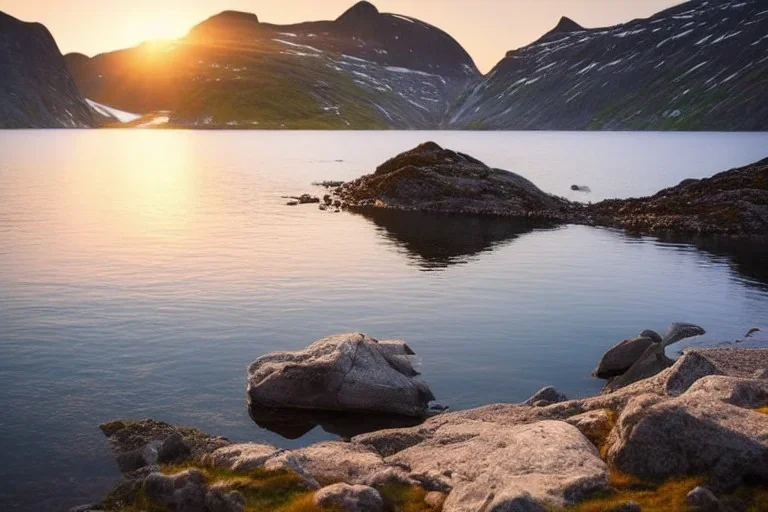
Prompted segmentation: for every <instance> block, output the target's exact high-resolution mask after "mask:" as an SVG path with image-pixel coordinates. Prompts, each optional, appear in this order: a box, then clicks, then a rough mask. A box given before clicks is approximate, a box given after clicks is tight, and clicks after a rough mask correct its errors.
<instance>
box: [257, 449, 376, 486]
mask: <svg viewBox="0 0 768 512" xmlns="http://www.w3.org/2000/svg"><path fill="white" fill-rule="evenodd" d="M264 467H265V468H266V469H276V468H279V467H282V468H285V469H291V470H293V471H296V472H297V473H299V474H300V475H302V476H305V477H310V478H312V479H314V480H317V481H324V482H329V481H330V482H347V483H350V484H362V483H364V482H366V481H367V479H368V478H369V477H371V476H372V475H374V474H376V473H378V472H380V471H381V470H384V469H386V468H387V467H388V466H387V465H386V464H385V463H384V460H383V459H382V457H381V456H380V455H379V454H378V453H376V452H375V451H374V450H373V449H371V448H370V447H367V446H365V445H362V444H357V443H345V442H341V441H326V442H322V443H316V444H312V445H310V446H306V447H304V448H299V449H297V450H291V451H290V452H285V453H282V454H278V455H277V456H275V457H274V458H272V459H270V461H269V462H268V463H267V464H266V465H265V466H264Z"/></svg>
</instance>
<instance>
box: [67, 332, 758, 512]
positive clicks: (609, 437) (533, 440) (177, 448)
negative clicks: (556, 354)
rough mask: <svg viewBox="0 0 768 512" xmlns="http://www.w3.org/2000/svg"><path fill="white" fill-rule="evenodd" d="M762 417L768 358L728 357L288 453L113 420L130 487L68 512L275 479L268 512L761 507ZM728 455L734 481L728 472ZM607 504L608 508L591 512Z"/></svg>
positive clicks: (745, 351)
mask: <svg viewBox="0 0 768 512" xmlns="http://www.w3.org/2000/svg"><path fill="white" fill-rule="evenodd" d="M321 341H324V340H321ZM374 341H375V342H376V343H379V342H378V341H376V340H374ZM318 343H319V342H318ZM308 412H309V411H308ZM766 415H768V348H739V347H736V346H731V347H727V348H714V349H689V350H685V351H684V352H683V355H682V356H680V358H679V359H678V360H677V361H675V362H674V364H672V365H671V366H669V367H667V368H666V369H663V370H661V371H659V372H658V373H656V374H655V375H652V376H650V377H647V378H644V379H641V380H638V381H636V382H633V383H630V384H628V385H627V386H625V387H622V388H621V389H617V390H613V391H611V392H604V393H603V394H598V395H594V396H589V397H586V398H581V399H575V400H568V399H567V398H566V397H565V396H562V395H560V394H559V393H557V392H556V390H554V389H553V388H552V389H550V388H545V389H543V390H542V391H540V392H539V393H537V394H536V395H534V396H533V397H531V399H529V400H528V401H526V402H525V403H521V404H489V405H485V406H481V407H476V408H472V409H467V410H460V411H449V412H443V413H439V414H436V415H433V416H430V417H427V418H425V419H424V421H423V422H420V423H418V424H416V425H414V426H405V427H400V428H388V429H384V430H373V431H371V432H370V433H362V434H357V435H351V436H350V437H347V438H343V439H342V440H337V441H324V442H319V443H313V444H310V445H307V446H305V447H303V448H297V449H291V450H286V449H280V448H276V447H274V446H271V445H266V444H262V443H237V444H232V443H230V442H229V440H227V439H225V438H220V437H213V436H209V435H207V434H204V433H202V432H200V431H198V430H196V429H193V428H186V427H175V426H173V425H169V424H167V423H163V422H158V421H155V420H144V421H138V422H134V421H129V420H115V421H111V422H108V423H105V424H103V425H102V426H101V429H102V431H103V432H104V434H105V435H106V436H107V437H109V438H110V443H111V445H112V447H113V450H114V451H115V452H116V456H117V463H118V466H119V467H120V468H121V470H122V471H123V475H124V479H123V480H122V481H121V482H120V483H119V484H118V485H117V486H116V487H115V489H113V491H112V492H111V493H110V494H109V495H108V496H107V497H106V498H105V500H103V501H102V502H101V504H98V505H90V506H87V508H79V509H72V510H73V511H74V510H78V511H85V510H105V511H115V512H117V511H133V510H135V509H134V508H131V507H133V505H132V503H133V504H134V505H135V504H136V503H137V501H136V500H139V501H140V502H141V503H143V504H144V506H147V507H150V508H148V510H152V511H154V510H166V509H164V508H151V506H154V505H151V504H152V503H155V504H157V503H159V504H160V505H162V504H163V503H165V505H164V506H169V507H170V508H168V509H167V510H169V511H170V510H174V508H173V507H174V506H175V507H178V506H180V505H179V503H180V502H179V501H178V499H179V496H178V495H174V494H173V493H171V494H168V492H167V491H163V489H166V488H168V486H169V485H170V486H171V487H170V488H171V489H174V488H175V489H177V490H178V489H179V488H181V489H187V492H189V493H192V494H194V495H195V496H198V498H199V499H198V501H199V503H200V507H201V508H197V509H194V508H190V509H184V508H176V510H201V511H211V512H217V511H219V510H221V511H226V512H238V511H242V510H245V504H246V503H252V502H253V500H254V499H256V498H255V497H254V494H253V493H254V492H255V491H254V489H256V488H261V486H263V485H264V481H265V480H267V481H271V479H281V481H282V480H285V479H287V480H288V481H289V482H290V483H289V484H287V489H288V490H286V489H284V492H285V493H287V497H285V496H283V498H284V499H283V501H280V500H278V501H280V503H279V504H278V503H276V504H275V506H274V507H272V508H266V509H264V510H280V511H291V510H310V511H313V510H320V509H321V508H323V507H325V506H326V505H327V506H330V507H331V508H333V507H336V508H334V509H335V510H341V511H345V510H349V511H358V510H359V511H363V512H367V511H381V510H400V509H403V507H406V506H407V507H410V508H407V510H421V511H425V512H426V511H437V510H445V511H446V512H453V511H461V512H463V511H467V512H468V511H473V510H493V511H547V512H549V511H561V510H563V511H564V510H566V508H567V509H568V510H577V511H581V510H585V511H591V510H606V511H608V510H617V511H618V510H631V511H635V510H650V511H654V510H683V509H682V508H679V509H678V508H666V509H656V508H639V507H640V504H638V503H634V504H633V503H631V502H633V501H635V499H634V498H637V492H636V491H635V490H634V489H635V487H636V486H637V485H641V486H644V488H646V491H645V494H642V495H641V498H642V499H641V501H642V500H645V499H649V497H653V498H654V499H656V498H659V497H660V496H662V495H663V494H664V493H668V492H671V491H670V488H671V487H674V485H677V487H680V485H682V486H683V487H685V488H684V489H682V490H681V489H680V488H675V491H674V492H675V493H676V494H675V495H674V496H673V498H674V500H678V501H677V502H676V503H678V502H679V503H687V505H686V506H690V505H691V503H693V502H694V501H695V499H696V498H697V496H699V495H700V494H702V493H704V494H706V495H707V496H706V497H707V498H708V499H709V498H712V499H714V500H716V502H717V503H721V505H722V503H726V504H727V506H734V504H738V503H748V502H749V503H751V501H750V500H758V501H759V500H764V499H768V466H763V462H765V461H768V416H766ZM363 416H364V414H361V416H360V417H363ZM680 421H684V422H685V423H686V424H687V425H688V426H687V427H686V428H685V429H682V430H681V429H680V428H678V427H677V426H676V425H679V422H680ZM630 425H631V427H630ZM712 429H716V430H712ZM713 432H718V434H717V435H716V436H715V437H714V438H713V437H712V435H714V434H713ZM701 436H703V437H701ZM747 438H748V439H749V441H744V442H746V444H743V443H744V442H742V441H738V442H737V441H736V440H737V439H747ZM734 442H737V444H734ZM739 442H741V443H742V444H738V443H739ZM701 443H704V444H703V445H702V444H701ZM689 445H690V447H693V446H699V447H700V448H699V449H694V450H693V451H690V447H689ZM703 446H706V448H702V447H703ZM564 450H565V451H564ZM734 450H735V451H734ZM566 453H568V454H569V455H565V454H566ZM662 453H663V454H665V455H664V456H663V457H662V460H663V461H664V462H662V463H661V464H659V455H660V454H662ZM735 453H738V454H740V455H739V456H738V459H737V460H739V461H740V462H739V466H738V467H737V468H734V466H732V465H731V464H730V463H729V462H728V460H729V458H728V457H725V458H724V455H726V454H735ZM681 457H682V458H681ZM750 461H752V462H750ZM524 467H527V468H529V469H525V470H521V469H520V468H524ZM515 468H517V469H515ZM470 475H474V476H471V477H470ZM191 476H194V478H193V479H192V480H194V482H193V483H190V481H191V480H190V477H191ZM179 479H181V482H182V484H183V485H179V484H178V482H179ZM163 482H164V483H163ZM173 482H176V484H174V483H173ZM235 482H239V483H235ZM493 482H495V483H493ZM675 482H676V484H674V485H673V483H675ZM681 482H682V483H681ZM760 482H762V483H760ZM174 485H175V487H174ZM756 485H757V487H755V486H756ZM158 486H159V487H158ZM164 486H165V487H164ZM763 486H766V487H765V490H764V491H763V490H761V489H763ZM700 488H701V489H703V490H701V489H700ZM693 491H696V492H693ZM261 492H262V494H259V493H258V492H256V496H260V498H259V499H266V495H267V494H269V493H268V492H267V493H266V494H264V493H265V492H266V491H261ZM164 493H165V494H164ZM177 494H178V493H177ZM691 495H693V497H691ZM710 495H711V496H710ZM174 496H175V497H174ZM340 496H341V497H340ZM715 496H717V497H715ZM147 499H148V500H149V501H147ZM670 499H672V498H670ZM142 500H143V501H142ZM211 500H214V501H215V500H218V501H217V503H219V502H221V503H227V505H226V507H227V508H214V507H213V506H211V505H210V503H209V502H210V501H211ZM323 500H328V501H327V502H324V501H323ZM366 500H367V501H366ZM680 500H683V501H682V502H681V501H680ZM692 500H693V501H692ZM739 500H741V501H739ZM755 502H756V503H757V501H755ZM759 502H760V503H762V502H763V501H759ZM361 503H365V505H361ZM483 503H485V505H483ZM600 503H603V504H605V507H608V504H611V506H612V507H615V508H590V507H594V506H598V505H599V504H600ZM643 503H644V502H643ZM174 504H175V505H174ZM298 504H302V505H301V507H300V508H291V507H295V506H299V505H298ZM596 504H598V505H596ZM241 505H242V506H241ZM222 506H224V505H222ZM248 506H250V505H248ZM621 506H625V507H629V508H620V507H621ZM722 506H726V505H722ZM99 507H101V508H99ZM393 507H394V508H393ZM486 507H489V508H486ZM633 507H634V508H633ZM139 509H141V508H139ZM141 510H143V509H141ZM691 510H715V509H696V508H691ZM718 510H720V509H718ZM722 510H726V509H725V508H723V509H722ZM733 510H741V509H739V508H733ZM743 510H747V508H744V509H743ZM749 510H753V509H749ZM755 510H760V509H755Z"/></svg>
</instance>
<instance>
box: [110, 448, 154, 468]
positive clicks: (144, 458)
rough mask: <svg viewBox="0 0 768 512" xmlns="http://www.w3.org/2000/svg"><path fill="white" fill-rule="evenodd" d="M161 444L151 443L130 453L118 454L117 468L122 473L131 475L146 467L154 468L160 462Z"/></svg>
mask: <svg viewBox="0 0 768 512" xmlns="http://www.w3.org/2000/svg"><path fill="white" fill-rule="evenodd" d="M159 445H160V443H159V442H151V443H148V444H147V445H146V446H144V447H142V448H137V449H135V450H131V451H129V452H123V453H118V454H117V456H116V457H115V459H116V461H117V467H118V468H119V469H120V471H121V472H122V473H131V472H134V471H136V470H139V469H141V468H143V467H145V466H152V465H154V464H157V462H158V453H157V447H158V446H159Z"/></svg>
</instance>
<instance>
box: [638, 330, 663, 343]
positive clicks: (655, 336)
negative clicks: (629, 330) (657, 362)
mask: <svg viewBox="0 0 768 512" xmlns="http://www.w3.org/2000/svg"><path fill="white" fill-rule="evenodd" d="M640 337H641V338H650V339H651V341H653V342H654V343H661V341H662V337H661V334H659V333H657V332H656V331H654V330H653V329H646V330H644V331H643V332H641V333H640Z"/></svg>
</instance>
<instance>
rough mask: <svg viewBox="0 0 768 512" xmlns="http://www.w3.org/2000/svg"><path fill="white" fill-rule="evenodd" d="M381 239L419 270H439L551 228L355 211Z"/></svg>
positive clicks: (496, 219) (469, 217) (479, 218)
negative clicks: (414, 264)
mask: <svg viewBox="0 0 768 512" xmlns="http://www.w3.org/2000/svg"><path fill="white" fill-rule="evenodd" d="M356 213H358V214H359V215H362V216H363V217H365V218H366V219H367V220H369V221H371V222H372V223H373V224H375V225H376V226H377V228H378V230H379V232H380V234H382V236H383V237H384V238H386V239H387V240H389V241H391V242H393V243H394V244H395V245H396V246H398V247H402V248H404V249H405V250H406V251H407V254H408V256H409V258H410V259H411V260H412V261H414V262H415V263H416V264H417V265H418V266H419V267H421V269H422V270H425V271H430V270H443V269H445V268H447V267H450V266H451V265H457V264H462V263H466V262H467V261H469V260H470V259H471V258H472V257H473V256H476V255H478V254H481V253H483V252H488V251H492V250H494V249H495V248H497V247H499V246H502V245H504V244H506V243H509V242H511V241H513V240H515V239H517V238H519V237H520V236H521V235H524V234H526V233H530V232H531V231H533V230H534V229H539V228H552V227H553V225H552V224H546V223H542V222H533V221H529V220H527V219H512V218H507V217H491V216H482V215H450V214H440V213H429V212H408V211H400V210H389V209H382V208H367V209H364V210H360V211H357V212H356Z"/></svg>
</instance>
